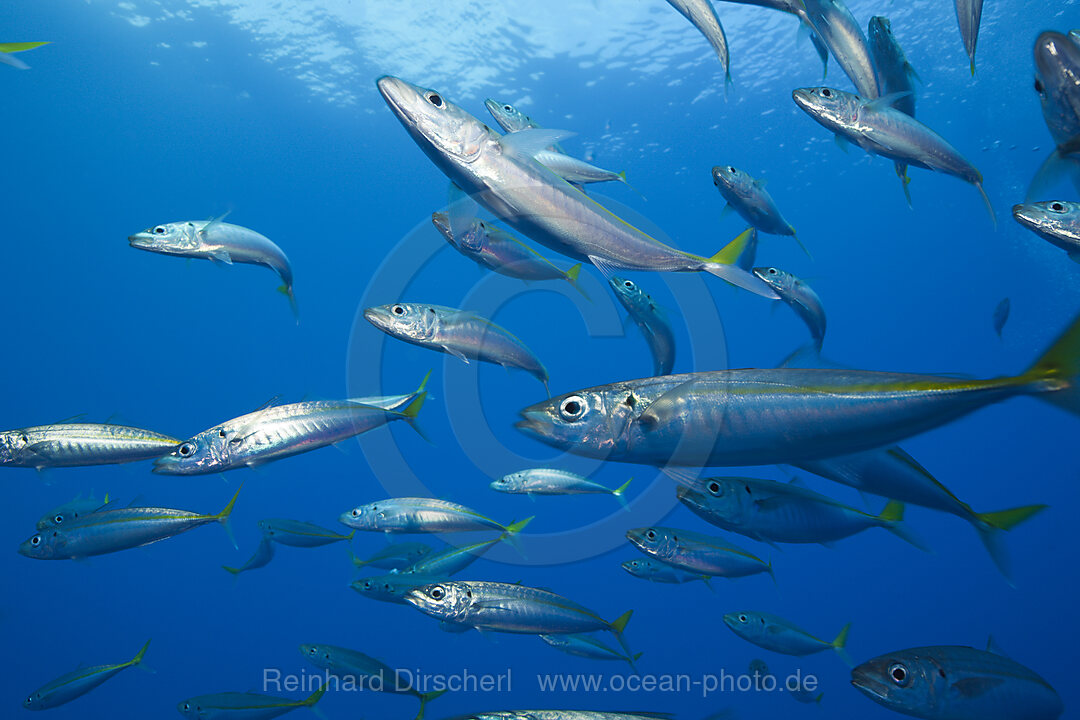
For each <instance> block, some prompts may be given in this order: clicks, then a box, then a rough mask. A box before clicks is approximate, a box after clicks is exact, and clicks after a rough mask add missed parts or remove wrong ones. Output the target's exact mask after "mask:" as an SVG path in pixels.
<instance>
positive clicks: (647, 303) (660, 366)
mask: <svg viewBox="0 0 1080 720" xmlns="http://www.w3.org/2000/svg"><path fill="white" fill-rule="evenodd" d="M608 284H609V285H611V289H612V291H613V292H614V293H615V298H616V299H617V300H618V301H619V303H620V304H621V305H622V306H623V307H624V308H626V312H627V313H628V316H629V319H630V320H631V321H632V322H633V323H634V324H635V325H637V327H638V329H639V330H641V334H642V335H644V336H645V342H646V343H648V345H649V352H650V353H652V357H653V374H655V375H668V374H670V373H671V369H672V368H673V367H675V333H674V332H672V330H671V323H669V322H668V319H667V317H666V315H665V313H664V310H663V308H661V307H660V306H659V305H658V304H657V303H656V301H654V300H653V299H652V296H651V295H649V294H648V293H647V292H645V291H644V290H642V289H641V286H639V285H638V284H637V283H635V282H634V281H633V280H626V279H625V278H621V277H618V276H616V275H612V276H611V277H609V278H608Z"/></svg>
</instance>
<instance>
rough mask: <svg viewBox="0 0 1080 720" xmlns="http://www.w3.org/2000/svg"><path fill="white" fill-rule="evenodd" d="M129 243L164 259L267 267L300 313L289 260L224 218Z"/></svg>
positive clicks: (172, 227) (186, 223) (148, 233)
mask: <svg viewBox="0 0 1080 720" xmlns="http://www.w3.org/2000/svg"><path fill="white" fill-rule="evenodd" d="M222 217H224V216H222ZM128 243H129V244H130V245H131V247H133V248H136V249H138V250H147V251H149V252H154V253H160V254H162V255H178V256H180V257H188V258H200V259H203V260H210V261H212V262H214V263H218V264H223V265H232V264H233V263H243V264H246V265H263V266H265V267H268V268H270V269H271V270H273V271H274V272H276V273H277V274H278V276H279V277H280V278H281V282H282V285H281V287H279V288H278V291H279V292H281V293H282V294H283V295H285V296H286V297H287V298H289V305H290V306H291V307H292V309H293V313H294V314H296V312H297V309H296V296H295V295H294V294H293V271H292V266H291V265H290V264H289V258H287V257H286V256H285V253H284V251H282V249H281V248H279V247H278V246H277V245H275V244H274V243H273V242H272V241H271V240H270V238H268V237H266V236H265V235H261V234H259V233H257V232H255V231H254V230H250V229H248V228H246V227H241V226H239V225H233V224H231V223H227V222H222V219H221V218H214V219H211V220H183V221H180V222H171V223H165V224H164V225H155V226H154V227H151V228H147V229H146V230H143V231H142V232H139V233H135V234H134V235H131V236H130V237H128ZM297 321H299V317H297Z"/></svg>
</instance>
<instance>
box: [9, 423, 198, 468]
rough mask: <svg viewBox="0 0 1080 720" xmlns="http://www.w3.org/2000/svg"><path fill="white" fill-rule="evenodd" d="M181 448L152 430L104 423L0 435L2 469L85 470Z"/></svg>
mask: <svg viewBox="0 0 1080 720" xmlns="http://www.w3.org/2000/svg"><path fill="white" fill-rule="evenodd" d="M179 444H180V441H179V440H177V439H176V438H172V437H169V436H168V435H162V434H161V433H156V432H153V431H151V430H143V429H141V428H134V427H127V426H125V425H106V424H102V423H57V424H55V425H35V426H34V427H26V428H20V429H18V430H5V431H3V432H0V465H3V466H7V467H32V468H36V469H37V470H45V469H47V468H55V467H83V466H87V465H112V464H114V463H127V462H137V461H139V460H150V459H151V458H156V457H160V456H161V455H164V454H165V453H167V452H168V451H169V450H171V449H173V448H175V447H176V446H177V445H179Z"/></svg>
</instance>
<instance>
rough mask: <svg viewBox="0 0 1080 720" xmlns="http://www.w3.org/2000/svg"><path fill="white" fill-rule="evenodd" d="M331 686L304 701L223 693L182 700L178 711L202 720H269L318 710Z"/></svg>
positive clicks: (322, 687)
mask: <svg viewBox="0 0 1080 720" xmlns="http://www.w3.org/2000/svg"><path fill="white" fill-rule="evenodd" d="M327 688H328V685H326V684H324V685H320V686H319V688H318V689H317V690H316V691H315V692H313V693H311V695H308V696H307V697H306V698H305V699H303V700H289V699H287V698H279V697H274V696H272V695H260V694H259V693H248V692H223V693H215V694H213V695H199V696H198V697H193V698H188V699H187V700H181V701H180V702H179V703H178V704H177V706H176V709H177V710H179V711H180V714H181V715H183V716H184V717H186V718H193V719H198V720H218V719H219V718H220V719H221V720H228V719H229V718H236V719H237V720H269V718H276V717H279V716H281V715H284V714H285V713H288V712H292V711H293V710H296V709H297V708H303V707H306V708H312V709H314V708H315V703H317V702H319V700H322V697H323V695H325V694H326V691H327Z"/></svg>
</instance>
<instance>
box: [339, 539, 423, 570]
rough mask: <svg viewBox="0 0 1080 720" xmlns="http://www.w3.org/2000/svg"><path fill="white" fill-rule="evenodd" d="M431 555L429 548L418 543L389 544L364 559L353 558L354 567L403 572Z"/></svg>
mask: <svg viewBox="0 0 1080 720" xmlns="http://www.w3.org/2000/svg"><path fill="white" fill-rule="evenodd" d="M430 553H431V546H430V545H426V544H424V543H419V542H399V543H390V544H388V545H386V546H385V547H384V548H382V549H381V550H376V551H375V552H374V553H372V554H371V555H369V556H368V557H367V558H365V559H361V558H358V557H356V556H355V555H354V556H353V565H355V566H356V567H373V568H379V569H381V570H399V571H400V570H404V569H405V568H407V567H410V566H412V565H415V564H416V563H418V562H420V561H421V560H423V559H424V558H425V557H427V556H428V555H429V554H430Z"/></svg>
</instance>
